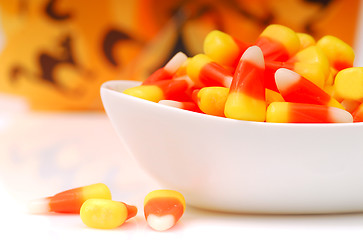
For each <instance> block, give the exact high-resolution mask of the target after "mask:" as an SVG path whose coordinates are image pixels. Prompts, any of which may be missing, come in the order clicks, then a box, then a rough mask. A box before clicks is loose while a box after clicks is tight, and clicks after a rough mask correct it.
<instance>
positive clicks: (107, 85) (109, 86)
mask: <svg viewBox="0 0 363 240" xmlns="http://www.w3.org/2000/svg"><path fill="white" fill-rule="evenodd" d="M141 83H142V82H141V81H137V80H109V81H106V82H104V83H103V84H102V85H101V88H100V91H101V95H102V91H108V92H112V93H113V94H117V95H118V96H119V97H122V98H127V99H128V100H129V101H133V102H135V103H138V104H147V105H148V106H150V107H151V108H160V109H163V110H168V111H172V112H173V113H175V114H187V115H188V114H189V116H193V117H197V118H202V119H210V120H213V121H219V122H226V121H227V122H229V123H234V124H235V123H240V124H244V125H247V126H251V127H252V126H263V127H283V128H292V127H294V128H332V129H337V128H347V127H349V128H352V127H354V128H356V127H363V122H353V123H274V122H257V121H246V120H238V119H232V118H226V117H219V116H213V115H209V114H203V113H198V112H193V111H188V110H184V109H179V108H175V107H171V106H167V105H163V104H157V103H155V102H152V101H148V100H145V99H141V98H137V97H133V96H130V95H127V94H124V93H122V92H120V91H118V90H117V87H116V86H119V85H123V86H124V85H127V84H129V85H131V86H130V87H132V86H138V85H140V84H141Z"/></svg>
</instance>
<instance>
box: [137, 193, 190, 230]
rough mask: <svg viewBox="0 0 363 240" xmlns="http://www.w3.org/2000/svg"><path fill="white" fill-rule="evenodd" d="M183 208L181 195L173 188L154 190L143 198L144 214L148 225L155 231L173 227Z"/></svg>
mask: <svg viewBox="0 0 363 240" xmlns="http://www.w3.org/2000/svg"><path fill="white" fill-rule="evenodd" d="M184 210H185V199H184V197H183V195H182V194H181V193H179V192H177V191H174V190H155V191H152V192H150V193H149V194H147V195H146V197H145V199H144V214H145V218H146V221H147V223H148V225H149V226H150V227H151V228H152V229H154V230H157V231H165V230H167V229H169V228H171V227H173V226H174V225H175V224H176V223H177V222H178V220H179V219H180V218H181V216H182V215H183V213H184Z"/></svg>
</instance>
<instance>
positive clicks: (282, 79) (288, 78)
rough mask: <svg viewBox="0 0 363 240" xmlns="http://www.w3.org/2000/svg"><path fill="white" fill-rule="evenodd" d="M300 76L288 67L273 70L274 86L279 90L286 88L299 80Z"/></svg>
mask: <svg viewBox="0 0 363 240" xmlns="http://www.w3.org/2000/svg"><path fill="white" fill-rule="evenodd" d="M300 78H301V76H300V75H299V74H298V73H296V72H294V71H291V70H289V69H286V68H279V69H277V71H276V72H275V82H276V86H277V88H278V89H279V90H280V91H283V90H285V89H288V88H289V87H291V86H293V85H294V84H296V83H297V82H298V81H299V80H300Z"/></svg>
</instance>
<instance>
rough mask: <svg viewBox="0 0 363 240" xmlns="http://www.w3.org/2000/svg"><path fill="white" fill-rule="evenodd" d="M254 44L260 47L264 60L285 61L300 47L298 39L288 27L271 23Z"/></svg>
mask: <svg viewBox="0 0 363 240" xmlns="http://www.w3.org/2000/svg"><path fill="white" fill-rule="evenodd" d="M255 45H257V46H258V47H260V48H261V50H262V52H263V56H264V57H265V59H266V60H274V61H286V60H288V59H289V58H290V57H292V56H293V55H295V53H297V51H299V49H300V39H299V37H298V36H297V35H296V33H295V32H294V31H293V30H291V29H290V28H288V27H285V26H282V25H278V24H272V25H269V26H268V27H266V28H265V30H264V31H263V32H262V33H261V34H260V36H259V37H258V38H257V40H256V43H255Z"/></svg>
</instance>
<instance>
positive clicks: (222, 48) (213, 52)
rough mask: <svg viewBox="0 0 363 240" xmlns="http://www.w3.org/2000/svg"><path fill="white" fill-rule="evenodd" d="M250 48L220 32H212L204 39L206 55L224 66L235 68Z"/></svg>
mask: <svg viewBox="0 0 363 240" xmlns="http://www.w3.org/2000/svg"><path fill="white" fill-rule="evenodd" d="M248 47H249V46H248V45H247V44H245V43H243V42H241V41H239V40H237V39H236V38H234V37H232V36H230V35H228V34H226V33H224V32H221V31H218V30H214V31H211V32H210V33H209V34H208V35H207V36H206V38H205V39H204V44H203V50H204V53H205V55H207V56H208V57H210V58H211V59H213V61H215V62H217V63H218V64H220V65H222V66H228V67H232V68H235V67H236V66H237V64H238V62H239V59H240V58H241V56H242V53H243V52H244V51H245V50H246V49H247V48H248Z"/></svg>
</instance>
